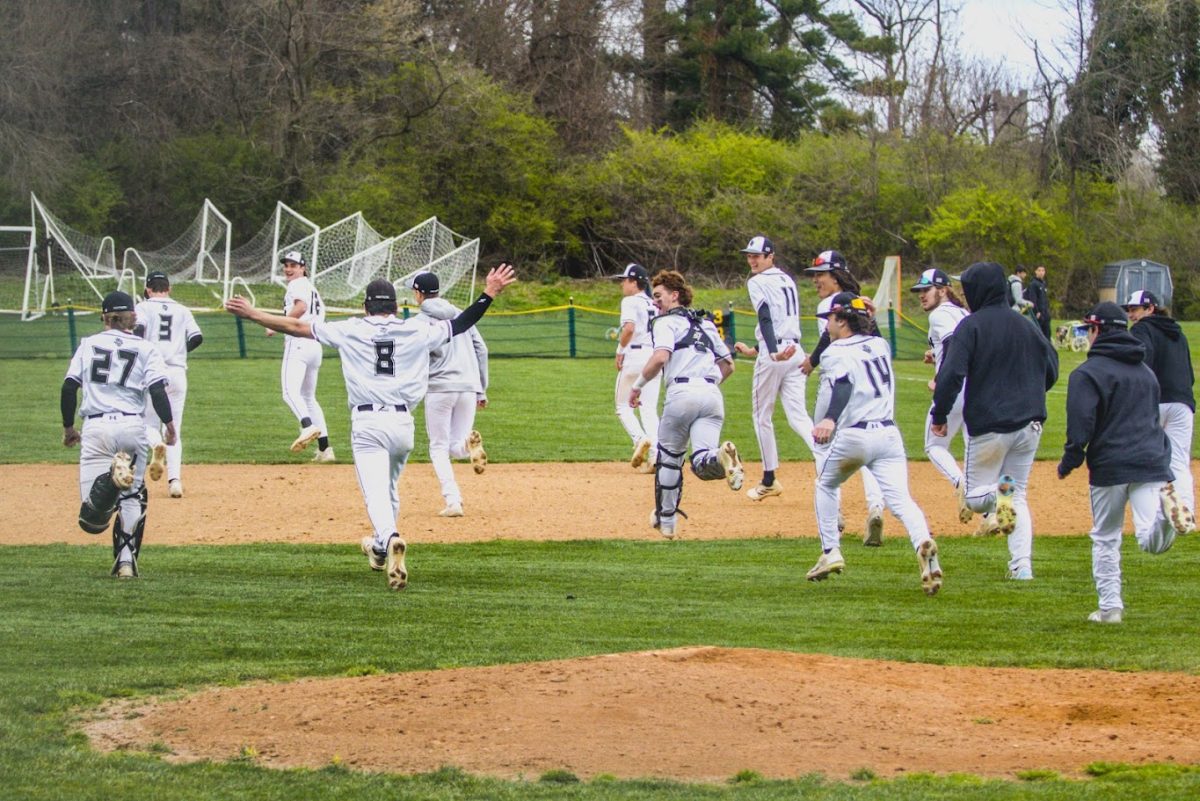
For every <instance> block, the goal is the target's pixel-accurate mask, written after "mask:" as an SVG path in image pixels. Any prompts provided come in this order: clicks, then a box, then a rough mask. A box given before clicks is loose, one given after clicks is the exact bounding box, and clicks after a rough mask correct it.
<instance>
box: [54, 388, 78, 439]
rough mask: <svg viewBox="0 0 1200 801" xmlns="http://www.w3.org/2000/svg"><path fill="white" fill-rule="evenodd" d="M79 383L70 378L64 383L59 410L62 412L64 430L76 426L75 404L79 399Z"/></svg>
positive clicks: (59, 396)
mask: <svg viewBox="0 0 1200 801" xmlns="http://www.w3.org/2000/svg"><path fill="white" fill-rule="evenodd" d="M78 394H79V382H77V381H76V380H75V379H74V378H68V379H66V380H64V381H63V383H62V391H61V392H60V393H59V395H58V405H59V409H60V410H61V411H62V424H63V428H70V427H71V426H73V425H75V402H76V401H77V400H78V399H79V398H78Z"/></svg>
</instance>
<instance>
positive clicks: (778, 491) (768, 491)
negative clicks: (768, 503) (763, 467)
mask: <svg viewBox="0 0 1200 801" xmlns="http://www.w3.org/2000/svg"><path fill="white" fill-rule="evenodd" d="M782 494H783V485H782V484H780V483H779V479H775V483H774V484H772V485H771V486H769V487H768V486H767V485H766V484H759V485H758V486H755V487H751V488H750V489H748V490H746V497H747V498H749V499H750V500H752V501H761V500H762V499H763V498H773V497H775V496H777V495H782Z"/></svg>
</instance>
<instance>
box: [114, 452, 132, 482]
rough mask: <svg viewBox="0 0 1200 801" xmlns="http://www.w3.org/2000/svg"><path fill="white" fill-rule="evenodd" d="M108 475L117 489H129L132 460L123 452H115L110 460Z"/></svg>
mask: <svg viewBox="0 0 1200 801" xmlns="http://www.w3.org/2000/svg"><path fill="white" fill-rule="evenodd" d="M109 474H110V475H111V476H112V483H113V485H114V486H116V488H117V489H120V490H127V489H129V488H130V487H132V486H133V458H132V457H131V456H130V455H129V454H128V453H126V452H125V451H117V452H116V454H115V455H114V456H113V458H112V467H110V468H109Z"/></svg>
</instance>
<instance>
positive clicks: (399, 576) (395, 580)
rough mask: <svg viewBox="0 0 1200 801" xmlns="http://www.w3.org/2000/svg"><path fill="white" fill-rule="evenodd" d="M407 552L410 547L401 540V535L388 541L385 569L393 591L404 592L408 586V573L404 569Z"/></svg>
mask: <svg viewBox="0 0 1200 801" xmlns="http://www.w3.org/2000/svg"><path fill="white" fill-rule="evenodd" d="M407 550H408V546H407V545H405V544H404V540H402V539H400V535H399V534H393V535H392V536H391V539H389V540H388V544H387V561H386V562H385V567H386V568H387V577H388V586H389V587H391V588H392V589H393V590H402V589H404V588H405V587H407V586H408V571H407V570H405V569H404V552H405V551H407Z"/></svg>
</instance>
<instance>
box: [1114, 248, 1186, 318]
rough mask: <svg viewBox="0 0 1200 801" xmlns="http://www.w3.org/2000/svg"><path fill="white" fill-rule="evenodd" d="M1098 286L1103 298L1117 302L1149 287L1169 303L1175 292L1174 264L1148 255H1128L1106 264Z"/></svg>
mask: <svg viewBox="0 0 1200 801" xmlns="http://www.w3.org/2000/svg"><path fill="white" fill-rule="evenodd" d="M1099 289H1100V300H1101V301H1105V300H1109V301H1112V302H1113V303H1116V304H1118V305H1124V303H1125V301H1127V300H1129V296H1130V295H1132V294H1133V293H1134V292H1137V291H1138V290H1139V289H1148V290H1150V291H1151V292H1153V293H1154V295H1155V296H1156V297H1157V298H1158V299H1159V301H1160V302H1161V303H1162V305H1164V306H1168V307H1169V306H1170V305H1171V296H1172V295H1173V294H1174V286H1173V285H1172V284H1171V268H1170V267H1168V266H1167V265H1165V264H1159V263H1158V262H1156V261H1150V260H1149V259H1126V260H1125V261H1115V262H1112V263H1111V264H1106V265H1104V272H1103V273H1101V274H1100V287H1099Z"/></svg>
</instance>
